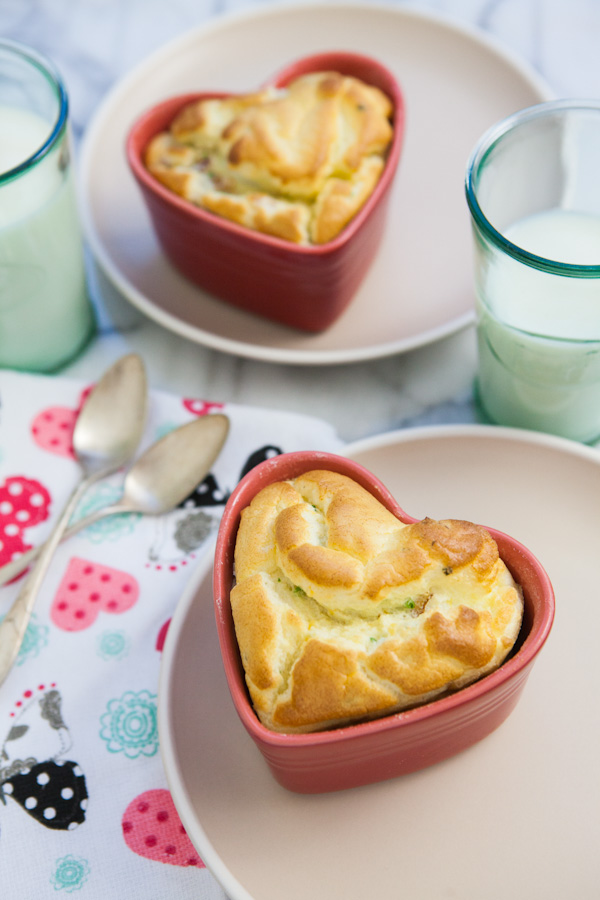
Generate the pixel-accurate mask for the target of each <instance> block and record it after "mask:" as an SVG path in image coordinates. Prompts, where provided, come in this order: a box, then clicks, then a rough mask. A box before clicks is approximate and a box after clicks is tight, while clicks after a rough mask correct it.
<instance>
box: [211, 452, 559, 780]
mask: <svg viewBox="0 0 600 900" xmlns="http://www.w3.org/2000/svg"><path fill="white" fill-rule="evenodd" d="M319 468H321V469H330V470H332V471H335V472H341V473H342V474H344V475H348V476H349V477H350V478H353V479H354V480H355V481H357V482H358V483H359V484H361V485H362V486H363V487H364V488H366V489H367V490H368V491H370V492H371V493H372V494H373V495H374V496H375V497H376V498H377V499H378V500H379V501H380V502H381V503H382V504H383V505H384V506H386V507H387V508H388V509H389V510H391V512H393V513H394V515H395V516H397V517H398V519H400V521H402V522H407V523H408V522H415V521H417V520H416V519H414V518H412V517H411V516H409V515H407V514H406V513H405V512H404V511H403V510H402V509H401V508H400V506H398V504H397V502H396V501H395V499H394V498H393V497H392V495H391V494H390V493H389V491H388V490H387V489H386V488H385V487H384V486H383V485H382V484H381V482H380V481H378V479H377V478H375V476H374V475H372V474H371V473H370V472H369V471H368V470H367V469H365V468H364V467H363V466H361V465H359V464H358V463H355V462H353V461H351V460H348V459H345V458H344V457H341V456H336V455H334V454H329V453H320V452H317V451H301V452H297V453H287V454H282V455H281V456H276V457H274V458H273V459H270V460H267V461H266V462H264V463H261V464H260V465H259V466H257V467H256V468H255V469H252V470H251V471H250V472H249V473H248V474H247V475H246V476H245V478H243V479H242V481H241V482H240V483H239V485H238V486H237V488H236V489H235V490H234V492H233V493H232V495H231V497H230V499H229V501H228V503H227V505H226V507H225V511H224V515H223V518H222V521H221V526H220V529H219V534H218V538H217V545H216V550H215V566H214V602H215V615H216V620H217V631H218V635H219V642H220V646H221V654H222V658H223V663H224V667H225V673H226V677H227V682H228V685H229V690H230V692H231V696H232V698H233V702H234V705H235V708H236V710H237V713H238V715H239V717H240V719H241V720H242V723H243V724H244V726H245V728H246V730H247V731H248V733H249V735H250V736H251V738H252V739H253V740H254V742H255V744H256V745H257V747H258V749H259V750H260V751H261V753H262V754H263V756H264V758H265V760H266V762H267V764H268V765H269V767H270V769H271V772H272V773H273V775H274V776H275V778H276V779H277V781H278V782H279V783H280V784H282V785H283V786H284V787H286V788H288V789H289V790H292V791H296V792H298V793H321V792H326V791H335V790H341V789H343V788H350V787H356V786H358V785H362V784H370V783H372V782H376V781H383V780H385V779H388V778H393V777H395V776H398V775H404V774H407V773H408V772H413V771H416V770H417V769H422V768H425V767H426V766H430V765H432V764H433V763H437V762H440V761H441V760H443V759H446V758H448V757H450V756H453V755H454V754H456V753H459V752H460V751H461V750H464V749H466V748H467V747H469V746H471V745H472V744H475V743H476V742H477V741H480V740H481V739H482V738H484V737H486V735H488V734H490V732H492V731H493V730H494V729H495V728H497V727H498V726H499V725H500V724H501V723H502V722H503V721H504V720H505V719H506V717H507V716H508V715H509V714H510V712H511V711H512V710H513V709H514V707H515V705H516V703H517V700H518V699H519V696H520V694H521V691H522V689H523V687H524V685H525V681H526V679H527V677H528V675H529V673H530V671H531V668H532V666H533V663H534V661H535V658H536V656H537V654H538V653H539V652H540V650H541V648H542V646H543V645H544V643H545V641H546V638H547V637H548V634H549V632H550V629H551V627H552V622H553V618H554V592H553V589H552V585H551V583H550V580H549V578H548V575H547V574H546V572H545V570H544V569H543V567H542V565H541V564H540V563H539V562H538V560H537V559H536V558H535V557H534V556H533V554H532V553H531V552H530V551H529V550H527V549H526V548H525V547H523V545H522V544H520V543H519V542H518V541H516V540H514V539H513V538H511V537H508V536H507V535H506V534H503V533H502V532H499V531H496V530H494V529H493V528H488V531H489V532H490V534H491V535H492V536H493V537H494V539H495V540H496V542H497V544H498V548H499V551H500V556H501V557H502V559H503V560H504V562H505V563H506V565H507V566H508V568H509V570H510V571H511V573H512V575H513V577H514V578H515V580H516V581H517V582H518V583H519V584H520V585H521V587H522V588H523V592H524V598H525V611H524V618H523V624H522V627H521V632H520V635H519V638H518V641H517V644H516V647H515V650H514V651H513V653H512V655H511V656H510V657H509V658H508V659H507V660H506V661H505V662H504V663H503V664H502V665H501V666H500V668H498V669H496V671H494V672H492V673H490V674H489V675H486V676H484V677H483V678H481V679H480V680H479V681H477V682H475V683H474V684H471V685H469V686H468V687H465V688H463V689H462V690H460V691H457V692H455V693H453V694H449V695H446V696H444V697H442V698H441V699H439V700H433V701H431V702H430V703H427V704H425V705H423V706H418V707H416V708H414V709H409V710H407V711H405V712H401V713H395V714H393V715H390V716H385V717H383V718H380V719H375V720H373V721H370V722H364V723H360V724H357V725H350V726H348V727H344V728H338V729H333V730H330V731H321V732H316V733H314V734H279V733H276V732H273V731H271V730H269V729H267V728H265V727H264V725H262V724H261V722H260V721H259V719H258V717H257V716H256V714H255V712H254V710H253V708H252V704H251V702H250V699H249V696H248V692H247V690H246V684H245V679H244V672H243V668H242V663H241V659H240V654H239V650H238V645H237V640H236V636H235V630H234V625H233V618H232V615H231V606H230V602H229V593H230V590H231V587H232V582H233V555H234V547H235V540H236V535H237V530H238V526H239V521H240V514H241V511H242V509H244V508H245V507H246V506H248V504H249V503H250V502H251V500H252V498H253V497H254V495H255V494H256V493H258V491H260V490H261V489H262V488H263V487H265V486H266V485H267V484H271V483H272V482H274V481H282V480H286V479H291V478H295V477H296V476H298V475H300V474H301V473H302V472H307V471H309V470H311V469H319ZM486 527H487V526H486Z"/></svg>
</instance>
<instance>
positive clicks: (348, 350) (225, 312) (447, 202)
mask: <svg viewBox="0 0 600 900" xmlns="http://www.w3.org/2000/svg"><path fill="white" fill-rule="evenodd" d="M331 49H339V50H354V51H359V52H362V53H366V54H368V55H371V56H374V57H376V58H378V59H379V60H380V61H381V62H382V63H384V65H386V66H388V67H389V68H390V69H391V70H392V72H394V74H395V75H396V77H397V78H398V80H399V82H400V84H401V86H402V88H403V90H404V93H405V97H406V136H405V141H404V148H403V152H402V156H401V159H400V166H399V169H398V174H397V177H396V180H395V184H394V191H393V195H392V197H391V202H390V210H389V216H388V220H387V226H386V232H385V236H384V240H383V243H382V245H381V247H380V250H379V253H378V255H377V257H376V259H375V261H374V263H373V265H372V267H371V269H370V270H369V273H368V274H367V277H366V279H365V281H364V282H363V284H362V285H361V287H360V289H359V291H358V293H357V294H356V295H355V297H354V298H353V300H352V302H351V304H350V306H349V307H348V309H347V310H346V311H345V313H344V314H343V315H342V316H341V317H340V318H339V319H338V320H337V322H335V323H334V324H333V325H332V326H331V327H330V328H329V329H328V330H327V331H325V332H323V333H321V334H318V335H309V334H305V333H302V332H298V331H294V330H292V329H290V328H287V327H285V326H282V325H279V324H276V323H272V322H269V321H267V320H265V319H261V318H259V317H257V316H253V315H250V314H248V313H245V312H243V311H241V310H238V309H235V308H234V307H233V306H229V305H228V304H226V303H224V302H221V301H219V300H216V299H214V298H213V297H211V296H209V295H208V294H206V293H204V292H203V291H202V290H201V289H200V288H197V287H195V286H194V285H193V284H191V283H189V282H187V281H186V280H185V279H184V278H183V277H182V276H181V275H179V274H178V272H177V271H176V270H175V269H173V268H172V266H171V265H170V264H169V262H168V261H167V260H166V258H165V257H164V256H163V254H162V252H161V250H160V248H159V246H158V243H157V241H156V239H155V236H154V233H153V230H152V226H151V223H150V220H149V216H148V214H147V213H146V209H145V207H144V205H143V202H142V198H141V194H140V192H139V189H138V187H137V185H136V184H135V182H134V180H133V176H132V175H131V174H130V172H129V169H128V166H127V163H126V159H125V151H124V146H125V136H126V134H127V132H128V130H129V128H130V126H131V125H132V123H133V121H134V120H135V119H136V118H137V117H138V116H139V115H140V114H141V113H142V112H143V111H144V110H145V109H147V108H148V107H150V106H152V105H153V104H155V103H156V102H158V101H159V100H162V99H164V98H166V97H169V96H172V95H175V94H180V93H184V92H193V91H203V90H223V91H229V90H231V91H248V90H250V89H253V88H255V87H257V86H258V85H260V84H261V83H262V82H263V81H265V80H266V79H267V78H268V77H269V76H270V75H271V74H273V73H275V72H276V71H278V70H279V69H281V68H282V67H283V66H284V65H286V64H287V63H289V62H291V61H292V60H294V59H296V58H298V57H301V56H306V55H308V54H311V53H315V52H319V51H323V50H331ZM549 96H550V92H549V89H548V88H547V87H545V85H544V84H543V83H542V81H541V80H540V79H539V78H538V77H537V76H536V75H535V74H534V72H533V71H532V70H530V69H528V68H527V67H526V66H525V65H524V64H522V63H520V62H518V61H517V60H516V59H514V58H513V57H512V56H510V55H508V54H507V53H506V51H504V50H502V49H500V48H499V47H498V46H496V45H495V44H494V43H492V42H491V41H489V40H488V39H486V38H485V37H484V36H483V33H482V32H476V31H474V30H469V29H467V28H463V27H459V26H458V25H456V24H453V23H452V22H450V21H448V20H446V19H442V18H439V17H437V16H433V15H431V14H423V13H417V12H414V11H410V10H406V9H403V8H402V7H399V8H391V7H380V6H372V5H370V4H369V5H366V4H363V5H344V4H336V5H318V6H312V5H308V6H307V5H304V4H303V5H301V6H284V7H280V8H272V7H270V8H268V9H262V10H260V11H258V12H252V13H250V14H246V15H236V16H234V17H225V18H219V19H216V20H215V21H214V22H212V23H210V24H208V25H206V26H205V27H202V28H200V29H199V30H197V31H193V32H190V33H188V34H186V35H185V36H184V37H182V38H179V39H177V40H175V41H174V42H172V43H170V44H169V45H168V46H167V47H165V48H164V49H162V50H160V51H159V52H157V53H155V54H154V55H153V56H152V57H150V58H149V59H148V60H147V61H146V62H144V63H143V64H142V65H140V66H139V67H138V68H137V69H135V70H134V71H133V72H132V73H131V74H130V75H129V76H128V77H127V78H126V79H125V80H124V81H123V82H122V83H121V84H120V85H118V86H117V87H116V88H115V89H114V90H113V91H112V92H111V93H110V94H109V95H108V97H107V98H106V100H105V102H104V103H103V105H102V107H101V108H100V110H99V111H98V113H97V114H96V116H95V118H94V120H93V122H92V123H91V125H90V127H89V129H88V131H87V134H86V138H85V140H84V144H83V147H82V155H81V189H82V201H83V221H84V228H85V232H86V236H87V239H88V241H89V243H90V246H91V248H92V251H93V253H94V255H95V258H96V260H97V261H98V263H99V265H100V267H101V269H102V270H103V271H104V273H105V274H106V275H107V276H108V278H109V279H110V281H112V283H113V284H114V285H115V286H116V287H117V289H118V290H119V291H120V292H121V293H122V294H124V296H125V297H127V298H128V299H129V300H130V301H131V302H132V303H133V304H134V305H135V306H136V307H138V308H139V309H140V310H141V311H142V312H144V313H146V314H147V315H148V316H150V317H151V318H152V319H154V320H155V321H157V322H158V323H159V324H161V325H163V326H165V327H166V328H169V329H171V330H172V331H175V332H176V333H178V334H180V335H182V336H184V337H186V338H189V339H191V340H193V341H196V342H198V343H200V344H204V345H206V346H209V347H213V348H216V349H218V350H222V351H225V352H229V353H234V354H238V355H240V356H245V357H251V358H254V359H262V360H268V361H270V362H280V363H294V364H315V363H318V364H332V363H345V362H356V361H359V360H366V359H373V358H376V357H382V356H387V355H389V354H392V353H399V352H402V351H405V350H409V349H412V348H414V347H418V346H421V345H424V344H427V343H430V342H432V341H434V340H437V339H439V338H441V337H444V336H445V335H448V334H451V333H453V332H455V331H458V330H459V329H460V328H463V327H465V326H466V325H467V324H468V323H470V322H471V321H472V318H473V290H472V274H471V245H470V224H469V220H468V211H467V205H466V201H465V199H464V188H463V182H464V172H465V167H466V162H467V159H468V156H469V153H470V151H471V149H472V147H473V146H474V144H475V142H476V141H477V139H478V138H479V136H480V135H481V134H482V133H483V131H485V130H486V129H487V128H488V127H489V126H490V125H492V124H493V123H494V122H495V121H497V120H498V119H501V118H503V117H504V116H506V115H507V114H509V113H512V112H514V111H515V110H517V109H520V108H522V107H525V106H529V105H531V104H533V103H537V102H539V101H540V100H543V99H548V97H549Z"/></svg>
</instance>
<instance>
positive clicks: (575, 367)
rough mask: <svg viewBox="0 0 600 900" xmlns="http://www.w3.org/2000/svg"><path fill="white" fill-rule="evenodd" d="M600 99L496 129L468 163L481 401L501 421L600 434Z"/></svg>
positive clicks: (549, 109) (563, 105)
mask: <svg viewBox="0 0 600 900" xmlns="http://www.w3.org/2000/svg"><path fill="white" fill-rule="evenodd" d="M598 158H600V103H598V102H595V101H587V100H582V101H568V100H561V101H554V102H548V103H542V104H539V105H537V106H534V107H530V108H528V109H525V110H521V111H520V112H518V113H516V114H514V115H512V116H510V117H508V118H507V119H505V120H504V121H502V122H500V123H498V124H496V125H494V126H493V127H492V128H490V129H489V131H488V132H486V134H484V135H483V137H482V138H481V139H480V141H479V142H478V144H477V146H476V147H475V149H474V150H473V153H472V154H471V157H470V159H469V162H468V166H467V174H466V185H465V187H466V197H467V203H468V206H469V210H470V213H471V222H472V228H473V236H474V265H475V288H476V306H477V338H478V352H479V368H478V376H477V398H478V401H479V404H480V407H481V409H482V411H483V413H484V416H485V417H486V418H488V419H491V420H492V421H493V422H496V423H498V424H501V425H509V426H515V427H520V428H529V429H533V430H537V431H546V432H550V433H553V434H558V435H562V436H564V437H568V438H572V439H574V440H578V441H584V442H593V441H595V440H597V439H598V437H599V436H600V177H599V175H598V165H597V160H598Z"/></svg>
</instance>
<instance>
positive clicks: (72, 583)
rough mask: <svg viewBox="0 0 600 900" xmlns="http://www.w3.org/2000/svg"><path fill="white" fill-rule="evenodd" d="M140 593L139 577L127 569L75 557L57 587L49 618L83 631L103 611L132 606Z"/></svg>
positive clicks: (63, 626) (119, 610) (115, 610)
mask: <svg viewBox="0 0 600 900" xmlns="http://www.w3.org/2000/svg"><path fill="white" fill-rule="evenodd" d="M139 593H140V589H139V585H138V583H137V581H136V579H135V578H134V577H133V576H132V575H128V574H127V572H122V571H120V570H119V569H111V568H110V567H109V566H104V565H102V564H101V563H96V562H90V561H89V560H87V559H79V558H78V557H74V558H73V559H71V560H70V562H69V565H68V566H67V570H66V572H65V574H64V576H63V579H62V581H61V583H60V585H59V586H58V590H57V592H56V595H55V597H54V600H53V602H52V609H51V610H50V618H51V619H52V621H53V622H54V624H55V625H57V626H58V627H59V628H62V629H63V630H64V631H83V629H84V628H89V627H90V625H93V623H94V622H95V621H96V619H97V618H98V614H99V613H100V612H106V613H123V612H125V611H126V610H128V609H131V607H132V606H133V605H134V604H135V603H136V601H137V599H138V596H139Z"/></svg>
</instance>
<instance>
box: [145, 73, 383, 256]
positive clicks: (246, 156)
mask: <svg viewBox="0 0 600 900" xmlns="http://www.w3.org/2000/svg"><path fill="white" fill-rule="evenodd" d="M392 117H393V108H392V103H391V101H390V100H389V98H388V97H387V96H386V95H385V94H384V93H382V91H380V90H379V89H378V88H376V87H373V86H371V85H368V84H365V83H364V82H362V81H360V80H359V79H357V78H352V77H349V76H343V75H340V74H338V73H337V72H316V73H311V74H309V75H303V76H301V77H299V78H297V79H296V80H295V81H293V82H292V83H291V84H290V85H289V86H288V87H287V88H284V89H277V88H273V87H271V88H265V89H264V90H261V91H258V92H257V93H253V94H246V95H235V96H230V97H225V98H222V99H219V98H209V99H201V100H198V101H196V102H193V103H190V104H188V105H187V106H185V107H184V108H183V109H182V110H181V112H180V113H179V114H178V115H177V116H176V117H175V119H174V121H173V122H172V123H171V126H170V129H169V130H168V131H164V132H161V133H160V134H158V135H157V136H156V137H154V138H153V139H152V140H151V141H150V143H149V145H148V147H147V148H146V151H145V157H144V158H145V164H146V166H147V168H148V169H149V171H150V172H151V173H152V174H153V175H154V176H155V177H156V178H157V179H158V180H159V181H160V182H161V183H162V184H163V185H165V187H167V188H168V189H169V190H171V191H173V192H175V193H176V194H178V195H179V196H180V197H183V198H184V199H185V200H188V201H190V202H191V203H193V204H196V205H197V206H199V207H202V208H203V209H206V210H209V211H210V212H213V213H216V214H217V215H219V216H222V217H224V218H226V219H229V220H231V221H233V222H236V223H238V224H239V225H243V226H245V227H247V228H250V229H253V230H255V231H259V232H262V233H264V234H268V235H272V236H274V237H278V238H281V239H283V240H285V241H291V242H293V243H295V244H304V245H311V244H324V243H326V242H328V241H331V240H332V239H333V238H334V237H336V236H337V235H338V234H339V233H340V231H341V230H342V229H343V228H344V227H345V226H346V225H347V224H348V222H349V221H350V220H351V219H352V218H353V216H354V215H355V214H356V213H357V212H358V210H359V209H360V208H361V207H362V206H363V204H364V203H365V201H366V200H367V198H368V197H369V196H370V195H371V193H372V192H373V190H374V188H375V185H376V184H377V182H378V180H379V178H380V176H381V173H382V171H383V168H384V165H385V155H386V150H387V148H388V146H389V144H390V141H391V139H392V134H393V126H392Z"/></svg>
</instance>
